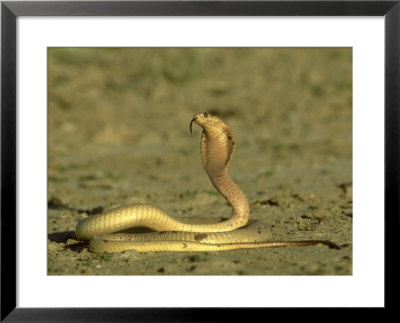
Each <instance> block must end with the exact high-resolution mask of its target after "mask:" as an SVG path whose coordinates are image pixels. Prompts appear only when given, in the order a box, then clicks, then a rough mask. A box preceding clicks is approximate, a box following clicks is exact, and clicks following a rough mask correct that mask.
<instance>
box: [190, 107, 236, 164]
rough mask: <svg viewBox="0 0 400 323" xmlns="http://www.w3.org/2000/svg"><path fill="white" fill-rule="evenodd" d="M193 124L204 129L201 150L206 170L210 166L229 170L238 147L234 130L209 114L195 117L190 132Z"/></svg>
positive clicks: (199, 114)
mask: <svg viewBox="0 0 400 323" xmlns="http://www.w3.org/2000/svg"><path fill="white" fill-rule="evenodd" d="M193 122H194V123H196V124H197V125H199V126H200V127H202V128H203V133H202V135H201V147H200V150H201V159H202V162H203V165H204V167H205V169H206V170H207V168H209V166H212V167H213V169H227V168H228V165H229V163H230V161H231V159H232V156H233V152H234V150H235V145H236V143H235V138H234V135H233V132H232V130H231V129H230V128H229V126H228V125H227V124H226V123H224V122H223V121H222V120H221V119H219V118H217V117H216V116H213V115H210V114H209V113H207V112H204V113H197V114H195V115H194V116H193V119H192V121H191V122H190V132H192V124H193ZM207 172H208V170H207Z"/></svg>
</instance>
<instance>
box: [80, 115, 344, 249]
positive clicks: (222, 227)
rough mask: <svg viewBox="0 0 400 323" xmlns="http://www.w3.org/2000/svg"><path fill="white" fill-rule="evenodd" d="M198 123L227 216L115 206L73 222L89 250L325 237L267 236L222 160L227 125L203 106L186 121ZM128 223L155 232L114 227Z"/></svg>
mask: <svg viewBox="0 0 400 323" xmlns="http://www.w3.org/2000/svg"><path fill="white" fill-rule="evenodd" d="M193 123H196V124H197V125H199V126H200V127H202V128H203V132H202V134H201V145H200V151H201V160H202V162H203V165H204V169H205V170H206V172H207V174H208V176H209V178H210V180H211V183H212V184H213V185H214V187H215V188H216V189H217V190H218V192H219V193H220V194H221V195H222V196H223V197H224V198H225V199H226V200H227V201H228V203H229V204H230V205H231V206H232V211H233V213H232V217H231V218H230V219H227V220H225V221H222V222H218V223H207V224H206V223H202V224H194V223H190V222H189V221H188V220H184V219H180V220H178V219H175V218H172V217H171V216H169V215H168V214H166V213H165V212H164V211H163V210H162V209H160V208H158V207H156V206H153V205H149V204H134V205H130V206H124V207H118V208H114V209H111V210H108V211H106V212H104V213H100V214H96V215H92V216H89V217H87V218H85V219H83V220H81V221H80V222H79V223H78V225H77V227H76V237H77V239H78V240H83V241H85V240H90V243H89V250H90V251H92V252H121V251H125V250H130V249H134V250H136V251H138V252H148V251H220V250H234V249H252V248H267V247H285V246H307V245H315V244H318V243H323V244H325V245H328V246H329V247H330V248H337V246H336V245H335V244H333V243H331V242H328V241H321V240H306V241H268V240H270V239H271V238H272V233H271V230H270V227H269V225H268V224H266V223H264V222H261V221H249V214H250V209H249V203H248V201H247V198H246V196H245V194H244V193H243V191H242V190H241V189H240V188H239V187H238V186H237V185H236V184H235V183H234V182H233V181H232V179H231V178H230V177H229V174H228V166H229V163H230V161H231V159H232V156H233V152H234V150H235V139H234V135H233V132H232V130H231V129H230V128H229V127H228V125H226V124H225V123H224V122H223V121H222V120H220V119H219V118H217V117H215V116H212V115H210V114H208V113H206V112H204V113H198V114H195V115H194V116H193V119H192V121H191V122H190V132H192V124H193ZM133 227H147V228H150V229H152V230H154V231H156V232H147V233H140V234H127V233H118V232H120V231H123V230H126V229H129V228H133Z"/></svg>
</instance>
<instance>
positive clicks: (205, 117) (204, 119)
mask: <svg viewBox="0 0 400 323" xmlns="http://www.w3.org/2000/svg"><path fill="white" fill-rule="evenodd" d="M193 122H194V123H196V124H197V125H199V126H200V127H202V128H203V130H204V131H206V132H208V131H212V130H215V129H222V128H227V127H228V126H227V125H226V124H225V123H224V122H223V121H222V120H221V119H219V118H217V117H215V116H212V115H211V114H209V113H207V112H203V113H196V114H195V115H194V116H193V119H192V121H190V127H189V129H190V133H192V124H193Z"/></svg>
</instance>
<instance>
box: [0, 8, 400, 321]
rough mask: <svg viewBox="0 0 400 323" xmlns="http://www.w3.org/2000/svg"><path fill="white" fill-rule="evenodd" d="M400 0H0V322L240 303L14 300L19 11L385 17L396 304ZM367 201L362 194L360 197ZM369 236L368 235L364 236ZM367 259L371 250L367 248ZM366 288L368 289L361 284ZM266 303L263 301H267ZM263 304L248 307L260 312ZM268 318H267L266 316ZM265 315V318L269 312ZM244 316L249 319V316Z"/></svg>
mask: <svg viewBox="0 0 400 323" xmlns="http://www.w3.org/2000/svg"><path fill="white" fill-rule="evenodd" d="M399 2H400V1H399V0H396V1H386V0H380V1H268V0H264V1H66V2H59V1H44V2H36V1H33V2H32V1H29V2H24V1H3V2H2V3H1V320H2V321H5V322H31V321H32V322H33V321H35V322H36V321H37V322H86V321H96V322H126V321H139V322H142V321H149V322H150V321H153V322H168V321H174V322H182V321H183V322H187V321H198V322H203V321H213V322H220V321H230V322H231V321H232V322H233V321H238V320H241V318H240V315H238V313H237V312H238V311H244V309H229V308H214V309H212V310H210V309H187V308H163V309H154V308H147V309H146V308H130V309H126V308H124V309H123V308H101V309H100V308H57V309H50V308H19V307H16V300H17V291H16V287H17V281H16V269H17V265H16V243H17V242H16V240H17V239H16V205H17V204H16V203H17V200H16V189H17V186H16V185H17V181H16V174H17V173H16V172H17V169H16V162H17V156H16V139H17V138H16V135H17V129H16V113H17V111H16V82H17V79H16V54H17V53H16V41H17V39H16V38H17V30H16V19H17V18H18V17H19V16H384V19H385V156H384V157H385V308H386V309H392V308H395V307H396V302H395V299H394V296H391V295H395V293H394V290H393V293H392V292H391V289H394V288H396V286H398V285H399V284H398V282H399V278H397V277H398V273H397V274H396V273H393V274H392V273H391V268H392V269H394V270H396V269H395V268H397V266H396V265H395V261H396V258H397V255H398V254H399V251H398V247H397V244H396V243H395V242H394V241H392V239H393V237H396V236H398V234H399V227H400V225H399V223H400V219H399V214H400V202H399V201H400V199H399V197H400V194H399V181H400V172H399V164H400V149H399V148H400V141H399V139H400V136H399V127H400V122H399V120H400V91H399V90H400V64H399V62H400V3H399ZM366 202H367V201H366ZM371 243H373V237H371ZM371 261H373V255H371ZM366 291H367V288H366ZM266 306H267V304H266ZM263 310H264V309H247V311H252V313H251V314H250V313H247V314H249V315H251V316H248V318H250V317H253V318H255V316H257V317H263V316H265V315H266V314H265V313H263V312H261V311H263ZM266 319H267V318H266ZM268 319H272V318H268ZM250 320H251V319H250Z"/></svg>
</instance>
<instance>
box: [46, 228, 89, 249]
mask: <svg viewBox="0 0 400 323" xmlns="http://www.w3.org/2000/svg"><path fill="white" fill-rule="evenodd" d="M47 237H48V239H49V240H50V241H51V242H55V243H65V244H66V243H67V241H68V240H69V239H72V240H78V239H77V238H76V235H75V231H64V232H54V233H49V234H48V235H47ZM87 246H88V244H87V243H86V242H83V241H79V242H76V243H72V244H68V245H66V246H65V247H64V248H65V249H69V250H72V251H75V252H81V251H82V250H83V249H85V248H87Z"/></svg>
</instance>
